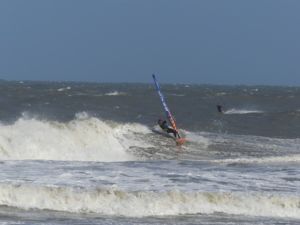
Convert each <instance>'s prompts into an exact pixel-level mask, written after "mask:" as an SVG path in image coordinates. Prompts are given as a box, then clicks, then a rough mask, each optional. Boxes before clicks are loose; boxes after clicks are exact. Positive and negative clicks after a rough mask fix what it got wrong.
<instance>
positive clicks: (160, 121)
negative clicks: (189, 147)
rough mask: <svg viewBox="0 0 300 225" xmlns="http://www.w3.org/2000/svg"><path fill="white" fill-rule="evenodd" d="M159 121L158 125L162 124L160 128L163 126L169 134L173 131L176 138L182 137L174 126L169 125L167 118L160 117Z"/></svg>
mask: <svg viewBox="0 0 300 225" xmlns="http://www.w3.org/2000/svg"><path fill="white" fill-rule="evenodd" d="M157 123H158V125H159V126H160V128H161V129H162V130H164V131H166V132H167V133H168V134H169V133H172V134H173V135H174V137H175V138H180V136H179V134H178V132H177V131H176V130H175V129H174V128H172V127H170V126H168V124H167V121H166V120H162V119H159V120H158V121H157Z"/></svg>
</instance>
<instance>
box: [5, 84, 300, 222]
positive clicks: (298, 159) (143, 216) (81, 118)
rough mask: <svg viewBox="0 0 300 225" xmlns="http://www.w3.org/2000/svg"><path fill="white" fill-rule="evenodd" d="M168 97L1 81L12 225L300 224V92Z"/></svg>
mask: <svg viewBox="0 0 300 225" xmlns="http://www.w3.org/2000/svg"><path fill="white" fill-rule="evenodd" d="M161 88H162V91H163V93H164V94H165V97H166V100H167V103H168V105H169V108H170V109H171V111H172V112H173V114H174V116H175V119H176V122H177V126H178V127H179V129H180V132H181V134H182V135H183V136H184V137H185V138H186V139H187V142H186V143H185V144H184V145H183V146H181V147H178V146H176V145H175V142H174V140H173V139H172V138H171V137H169V136H167V135H165V134H163V133H162V132H161V131H160V128H159V127H158V126H157V124H156V122H157V120H158V119H159V118H164V117H165V114H164V111H163V108H162V106H161V103H160V99H159V97H158V95H157V93H156V91H155V88H154V85H153V84H152V83H150V82H149V84H126V83H120V84H114V83H112V84H101V83H80V82H33V81H0V105H1V107H0V171H1V172H0V224H6V225H7V224H28V225H29V224H30V225H31V224H62V225H65V224H128V225H129V224H144V225H148V224H151V225H152V224H205V225H208V224H211V225H215V224H228V225H229V224H230V225H235V224H237V225H246V224H247V225H248V224H249V225H250V224H260V225H261V224H270V225H271V224H280V225H282V224H300V139H299V134H300V87H272V86H214V85H192V84H185V85H184V84H162V85H161ZM218 104H221V105H222V106H223V109H224V113H219V112H218V111H217V108H216V105H218Z"/></svg>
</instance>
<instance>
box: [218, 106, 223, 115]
mask: <svg viewBox="0 0 300 225" xmlns="http://www.w3.org/2000/svg"><path fill="white" fill-rule="evenodd" d="M217 109H218V112H219V113H223V108H222V106H221V105H217Z"/></svg>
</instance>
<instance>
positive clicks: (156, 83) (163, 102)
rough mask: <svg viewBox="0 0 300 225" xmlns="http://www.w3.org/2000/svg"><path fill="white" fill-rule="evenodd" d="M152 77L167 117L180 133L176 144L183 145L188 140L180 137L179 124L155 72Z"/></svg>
mask: <svg viewBox="0 0 300 225" xmlns="http://www.w3.org/2000/svg"><path fill="white" fill-rule="evenodd" d="M152 78H153V81H154V85H155V88H156V91H157V93H158V95H159V98H160V101H161V103H162V105H163V108H164V111H165V113H166V116H167V119H168V121H169V123H170V124H171V126H172V128H173V129H174V130H176V131H177V133H178V135H179V138H176V140H175V141H176V145H182V144H184V143H185V142H186V139H185V138H182V137H180V134H179V132H178V129H177V126H176V123H175V119H174V117H173V115H172V113H171V111H170V110H169V107H168V105H167V103H166V100H165V97H164V95H163V94H162V92H161V90H160V86H159V84H158V81H157V79H156V77H155V75H154V74H152Z"/></svg>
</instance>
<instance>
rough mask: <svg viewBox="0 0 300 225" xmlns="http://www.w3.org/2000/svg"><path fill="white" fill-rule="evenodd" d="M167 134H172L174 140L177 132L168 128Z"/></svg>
mask: <svg viewBox="0 0 300 225" xmlns="http://www.w3.org/2000/svg"><path fill="white" fill-rule="evenodd" d="M167 132H168V133H172V134H173V135H174V137H175V138H176V137H177V132H176V130H174V129H172V128H168V129H167Z"/></svg>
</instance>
